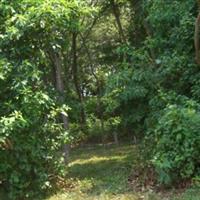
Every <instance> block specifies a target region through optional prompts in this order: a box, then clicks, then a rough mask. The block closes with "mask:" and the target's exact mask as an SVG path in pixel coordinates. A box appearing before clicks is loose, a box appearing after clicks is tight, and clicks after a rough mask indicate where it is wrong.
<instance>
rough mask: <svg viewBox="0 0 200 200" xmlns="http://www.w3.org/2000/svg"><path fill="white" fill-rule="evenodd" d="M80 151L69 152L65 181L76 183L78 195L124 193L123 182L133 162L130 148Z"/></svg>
mask: <svg viewBox="0 0 200 200" xmlns="http://www.w3.org/2000/svg"><path fill="white" fill-rule="evenodd" d="M82 150H83V149H82ZM82 150H81V149H78V150H76V151H75V152H73V154H72V159H71V163H70V164H69V167H68V168H67V171H68V173H67V178H71V179H72V180H75V181H77V185H78V186H77V187H78V188H79V189H80V190H81V191H82V192H85V193H90V194H95V195H98V194H101V193H109V194H122V193H126V192H128V190H129V189H128V184H127V183H128V181H127V180H128V176H129V173H130V171H131V168H132V164H133V163H132V162H133V160H134V154H133V152H134V151H133V146H123V147H114V148H113V147H112V148H102V147H101V148H99V147H98V148H96V149H95V148H94V149H84V150H83V151H82ZM77 155H78V156H77Z"/></svg>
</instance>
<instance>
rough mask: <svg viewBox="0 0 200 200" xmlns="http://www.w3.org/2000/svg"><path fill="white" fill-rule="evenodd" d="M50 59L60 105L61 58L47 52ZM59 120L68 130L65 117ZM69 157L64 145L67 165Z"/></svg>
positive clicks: (62, 86) (61, 85)
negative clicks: (53, 69)
mask: <svg viewBox="0 0 200 200" xmlns="http://www.w3.org/2000/svg"><path fill="white" fill-rule="evenodd" d="M49 56H50V59H51V61H52V63H53V66H54V68H55V82H56V90H57V91H58V92H59V101H60V103H64V84H63V78H62V64H61V58H60V56H59V54H58V53H55V52H49ZM61 118H62V121H63V127H64V129H66V130H67V129H68V119H67V117H66V116H65V115H63V114H61ZM68 157H69V145H67V144H64V160H65V163H66V164H67V162H68Z"/></svg>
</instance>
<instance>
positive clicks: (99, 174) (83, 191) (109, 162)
mask: <svg viewBox="0 0 200 200" xmlns="http://www.w3.org/2000/svg"><path fill="white" fill-rule="evenodd" d="M137 157H138V155H137V150H136V148H135V147H134V146H131V145H123V146H119V147H114V146H112V147H107V148H104V147H102V146H97V147H93V148H79V149H76V150H73V151H72V153H71V158H70V162H69V166H68V167H67V180H69V182H70V184H71V189H67V190H66V191H63V192H60V193H58V194H55V195H54V196H52V197H50V198H49V199H48V200H200V191H199V190H198V189H197V190H196V189H190V190H188V191H186V192H185V193H183V194H179V195H175V193H174V195H173V192H172V191H171V192H169V194H168V195H159V194H155V193H153V192H146V193H143V194H140V193H136V192H133V191H132V190H131V188H129V186H128V181H127V180H128V177H129V175H130V172H131V170H132V167H133V163H136V162H137V159H136V158H137ZM172 196H173V197H172Z"/></svg>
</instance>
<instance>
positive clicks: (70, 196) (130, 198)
mask: <svg viewBox="0 0 200 200" xmlns="http://www.w3.org/2000/svg"><path fill="white" fill-rule="evenodd" d="M140 199H141V198H140V197H138V196H136V195H134V194H118V195H111V194H100V195H87V194H83V193H81V192H79V193H78V192H72V193H67V194H57V195H55V196H53V197H51V198H50V199H48V200H140Z"/></svg>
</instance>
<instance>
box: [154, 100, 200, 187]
mask: <svg viewBox="0 0 200 200" xmlns="http://www.w3.org/2000/svg"><path fill="white" fill-rule="evenodd" d="M198 108H199V106H198V104H196V103H195V102H193V101H187V102H186V103H185V106H180V105H168V106H167V107H166V108H165V109H164V112H163V115H162V116H161V118H160V119H159V122H158V124H157V126H156V129H155V131H154V134H153V135H154V141H155V146H154V157H153V160H152V162H153V165H154V166H155V168H156V170H157V172H158V175H159V180H160V181H161V182H162V183H165V184H169V183H171V182H173V181H176V180H182V179H185V178H190V177H192V176H193V175H194V174H195V173H197V172H198V170H199V164H200V163H199V159H198V156H199V153H200V134H199V130H200V113H199V109H198Z"/></svg>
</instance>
